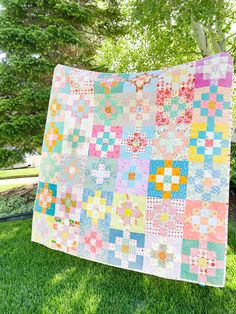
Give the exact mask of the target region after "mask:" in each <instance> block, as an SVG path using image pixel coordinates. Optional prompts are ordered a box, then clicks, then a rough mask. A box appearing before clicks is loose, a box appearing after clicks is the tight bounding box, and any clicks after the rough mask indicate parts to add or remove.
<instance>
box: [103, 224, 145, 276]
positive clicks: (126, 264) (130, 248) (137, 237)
mask: <svg viewBox="0 0 236 314" xmlns="http://www.w3.org/2000/svg"><path fill="white" fill-rule="evenodd" d="M144 239H145V237H144V234H142V233H135V232H129V231H122V230H116V229H110V234H109V252H108V262H109V263H110V264H111V265H115V266H120V267H123V268H130V269H137V270H142V269H143V255H144Z"/></svg>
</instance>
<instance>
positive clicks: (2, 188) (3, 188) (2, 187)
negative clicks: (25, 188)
mask: <svg viewBox="0 0 236 314" xmlns="http://www.w3.org/2000/svg"><path fill="white" fill-rule="evenodd" d="M22 185H25V184H24V183H15V184H6V185H0V193H1V192H5V191H8V190H11V189H13V188H16V187H19V186H22Z"/></svg>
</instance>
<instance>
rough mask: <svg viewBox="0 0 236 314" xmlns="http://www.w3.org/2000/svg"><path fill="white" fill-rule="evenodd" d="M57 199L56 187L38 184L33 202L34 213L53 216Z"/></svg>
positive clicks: (42, 183)
mask: <svg viewBox="0 0 236 314" xmlns="http://www.w3.org/2000/svg"><path fill="white" fill-rule="evenodd" d="M56 198H57V185H56V184H52V183H47V182H39V184H38V189H37V195H36V200H35V207H34V209H35V211H37V212H39V213H43V214H46V215H49V216H54V214H55V206H56Z"/></svg>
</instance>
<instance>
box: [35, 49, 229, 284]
mask: <svg viewBox="0 0 236 314" xmlns="http://www.w3.org/2000/svg"><path fill="white" fill-rule="evenodd" d="M232 82H233V63H232V58H231V56H230V55H229V54H228V53H225V52H222V53H219V54H216V55H213V56H209V57H207V58H203V59H201V60H197V61H192V62H189V63H187V64H182V65H176V66H173V67H170V68H165V69H161V70H154V71H149V72H140V73H99V72H95V71H87V70H82V69H77V68H73V67H69V66H64V65H57V66H56V67H55V69H54V74H53V82H52V89H51V96H50V100H49V108H48V115H47V121H46V126H45V133H44V138H43V145H42V152H41V162H40V174H39V184H38V189H37V194H36V200H35V204H34V214H33V225H32V241H35V242H38V243H41V244H43V245H45V246H47V247H49V248H53V249H55V250H59V251H62V252H65V253H68V254H71V255H74V256H78V257H81V258H84V259H87V260H93V261H97V262H100V263H104V264H106V265H111V266H116V267H121V268H125V269H131V270H135V271H138V272H142V273H145V274H152V275H156V276H160V277H163V278H169V279H175V280H183V281H188V282H194V283H198V284H201V285H209V286H215V287H222V286H224V283H225V266H226V256H225V248H226V246H227V217H228V197H229V167H230V158H229V154H230V142H231V138H230V136H231V133H232Z"/></svg>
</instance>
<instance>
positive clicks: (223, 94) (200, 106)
mask: <svg viewBox="0 0 236 314" xmlns="http://www.w3.org/2000/svg"><path fill="white" fill-rule="evenodd" d="M230 107H231V104H230V93H229V90H228V89H226V88H222V87H220V86H216V85H210V86H207V87H202V88H198V89H196V90H195V95H194V102H193V109H194V122H200V123H201V122H203V123H204V122H205V123H206V122H207V119H208V117H211V118H214V121H215V123H217V124H218V123H221V122H222V118H224V119H226V120H228V119H229V116H230Z"/></svg>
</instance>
